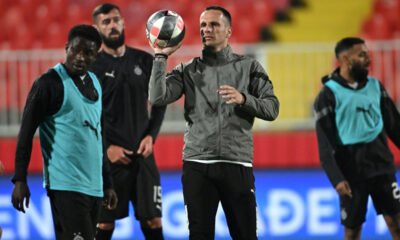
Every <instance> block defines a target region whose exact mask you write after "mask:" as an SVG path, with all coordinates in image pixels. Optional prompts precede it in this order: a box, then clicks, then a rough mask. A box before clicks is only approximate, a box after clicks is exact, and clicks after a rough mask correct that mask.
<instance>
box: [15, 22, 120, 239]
mask: <svg viewBox="0 0 400 240" xmlns="http://www.w3.org/2000/svg"><path fill="white" fill-rule="evenodd" d="M100 46H101V38H100V36H99V34H98V32H97V30H96V29H95V28H93V27H92V26H89V25H78V26H75V27H73V28H72V29H71V30H70V32H69V34H68V42H67V45H66V60H65V62H64V63H59V64H57V65H56V66H54V67H53V68H50V69H49V70H48V71H47V72H46V73H44V74H43V75H41V76H40V77H39V78H38V79H37V80H36V81H35V82H34V84H33V86H32V89H31V90H30V92H29V95H28V99H27V101H26V106H25V109H24V114H23V118H22V123H21V129H20V132H19V135H18V143H17V150H16V156H15V175H14V177H13V179H12V181H13V183H14V184H15V186H14V190H13V193H12V203H13V205H14V207H15V208H16V209H17V210H19V211H22V212H25V209H24V200H25V206H26V207H28V206H29V197H30V192H29V187H28V185H27V169H28V165H29V160H30V155H31V151H32V139H33V136H34V133H35V131H36V129H37V128H38V127H39V134H40V145H41V148H42V154H43V175H44V182H43V186H44V187H45V188H46V190H47V194H48V196H49V198H50V205H51V210H52V215H53V222H54V229H55V237H56V239H94V234H95V228H96V223H97V217H98V212H99V210H100V206H101V205H102V202H101V200H102V198H103V196H104V200H105V202H106V204H105V205H106V207H107V208H114V207H115V205H116V201H117V199H116V194H115V192H114V190H113V189H112V184H111V183H112V182H111V180H110V176H109V173H107V165H106V164H105V165H103V149H102V137H101V124H100V122H101V114H102V102H101V86H100V83H99V81H98V79H97V78H96V76H95V75H94V74H93V73H91V72H88V69H89V67H90V65H91V64H92V63H93V62H94V60H95V59H96V56H97V52H98V50H99V48H100ZM106 163H107V162H106Z"/></svg>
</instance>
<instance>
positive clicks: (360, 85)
mask: <svg viewBox="0 0 400 240" xmlns="http://www.w3.org/2000/svg"><path fill="white" fill-rule="evenodd" d="M330 79H333V80H334V81H336V82H338V83H339V84H340V85H342V86H343V87H346V88H349V89H352V88H351V87H350V86H349V84H348V83H347V81H346V80H345V79H344V78H343V77H342V76H341V75H340V68H336V69H335V71H333V72H332V73H331V74H329V75H326V76H324V77H322V83H323V84H325V83H326V82H327V81H328V80H330ZM365 84H367V78H366V79H365V81H362V82H358V86H357V88H356V89H360V88H363V87H364V86H365Z"/></svg>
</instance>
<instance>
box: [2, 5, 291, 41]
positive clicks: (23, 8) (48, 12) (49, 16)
mask: <svg viewBox="0 0 400 240" xmlns="http://www.w3.org/2000/svg"><path fill="white" fill-rule="evenodd" d="M101 2H102V1H100V0H87V1H78V0H1V1H0V20H2V23H3V29H2V31H0V49H4V48H11V49H30V48H62V47H64V45H65V41H66V36H67V33H68V30H69V28H70V27H72V26H73V25H75V24H79V23H88V24H91V23H92V19H91V11H92V10H93V8H94V7H95V6H96V5H98V4H100V3H101ZM113 2H114V3H115V4H117V5H119V6H120V7H121V10H122V12H123V15H124V17H125V20H126V37H127V42H128V43H134V44H140V45H143V44H147V40H146V37H145V23H146V20H147V18H148V17H149V16H150V15H151V14H152V13H153V12H155V11H157V10H160V9H171V10H175V11H176V12H178V13H179V14H180V15H181V16H182V17H183V19H184V21H185V23H186V28H187V36H186V37H185V44H199V43H200V37H199V24H198V19H199V15H200V13H201V11H203V9H204V8H205V7H206V6H209V5H221V6H223V7H225V8H226V9H228V11H230V12H231V14H232V18H233V29H234V32H235V34H234V37H233V39H232V41H234V42H239V43H248V42H257V41H259V39H260V37H259V35H260V29H261V27H262V26H264V25H268V24H270V23H271V22H272V21H274V15H275V12H276V11H277V10H281V9H283V8H288V7H289V3H290V1H289V0H248V1H241V0H202V1H190V0H175V1H166V0H164V1H160V0H143V1H131V0H115V1H113Z"/></svg>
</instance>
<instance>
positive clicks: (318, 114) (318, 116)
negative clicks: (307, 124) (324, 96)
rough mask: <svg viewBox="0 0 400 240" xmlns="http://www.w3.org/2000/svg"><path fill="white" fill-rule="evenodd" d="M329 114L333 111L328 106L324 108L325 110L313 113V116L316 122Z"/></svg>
mask: <svg viewBox="0 0 400 240" xmlns="http://www.w3.org/2000/svg"><path fill="white" fill-rule="evenodd" d="M331 112H333V109H332V107H331V106H329V107H325V108H323V109H321V110H320V111H314V116H315V119H316V120H317V121H318V120H320V119H321V118H323V117H325V116H326V115H328V114H329V113H331Z"/></svg>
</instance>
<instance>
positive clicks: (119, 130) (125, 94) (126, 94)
mask: <svg viewBox="0 0 400 240" xmlns="http://www.w3.org/2000/svg"><path fill="white" fill-rule="evenodd" d="M152 65H153V56H152V55H150V54H148V53H146V52H144V51H141V50H138V49H134V48H130V47H128V46H127V47H126V51H125V53H124V54H123V56H120V57H115V56H112V55H110V54H107V53H106V52H104V51H101V52H100V53H99V54H98V56H97V60H96V62H95V63H94V64H93V65H92V71H93V72H94V73H95V74H96V75H97V77H98V79H99V80H100V83H101V84H102V87H103V141H104V147H105V149H107V148H108V146H110V145H118V146H121V147H124V148H126V149H129V150H131V151H134V152H136V151H137V149H138V147H139V144H140V142H141V140H142V139H143V138H144V137H145V136H146V135H151V136H152V137H153V141H155V139H156V137H157V134H158V133H159V131H160V128H161V124H162V121H163V118H164V114H165V110H166V107H165V106H164V107H151V112H150V116H149V112H148V106H149V105H148V100H147V99H148V85H149V79H150V73H151V68H152Z"/></svg>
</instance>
